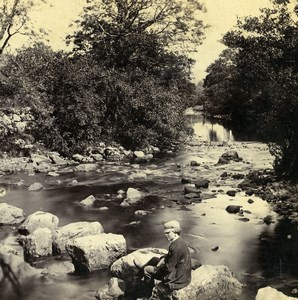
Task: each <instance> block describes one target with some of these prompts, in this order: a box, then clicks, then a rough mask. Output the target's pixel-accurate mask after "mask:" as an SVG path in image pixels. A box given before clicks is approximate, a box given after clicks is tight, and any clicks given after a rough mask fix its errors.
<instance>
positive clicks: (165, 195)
mask: <svg viewBox="0 0 298 300" xmlns="http://www.w3.org/2000/svg"><path fill="white" fill-rule="evenodd" d="M189 118H190V122H191V124H192V125H193V128H194V132H195V135H194V137H193V139H192V140H191V141H190V142H189V143H188V144H187V145H186V146H185V148H184V149H183V150H181V151H180V152H179V153H178V154H175V155H174V154H169V155H168V156H167V157H166V158H160V159H156V160H153V161H152V162H150V163H148V164H142V165H139V166H137V165H127V164H123V163H119V162H115V163H105V164H104V165H102V166H101V167H100V168H99V169H98V171H97V172H93V173H75V172H70V173H65V174H61V175H60V176H59V177H58V179H59V181H57V177H55V178H53V177H50V176H47V175H46V174H41V173H40V174H35V175H34V176H28V175H26V174H21V173H18V174H13V175H5V176H2V177H1V178H0V182H1V185H2V186H4V187H5V189H6V191H7V193H6V195H5V196H4V197H2V198H0V202H6V203H8V204H11V205H14V206H17V207H20V208H22V209H24V212H25V214H26V216H28V215H29V214H31V213H33V212H35V211H38V210H42V211H46V212H50V213H52V214H54V215H56V216H57V217H58V218H59V226H63V225H66V224H69V223H71V222H78V221H99V222H100V223H101V224H102V226H103V227H104V229H105V232H106V233H109V232H111V233H118V234H123V235H124V237H125V239H126V241H127V247H128V252H131V251H133V250H136V249H139V248H144V247H161V248H166V249H167V247H168V246H167V242H166V240H165V238H164V236H163V227H162V224H163V223H164V222H165V221H168V220H172V219H176V220H178V221H179V222H180V223H181V227H182V236H183V238H184V239H185V240H186V242H187V243H188V244H189V246H190V248H191V249H192V254H191V255H192V257H193V258H196V259H198V260H199V261H200V262H201V263H202V264H211V265H226V266H227V267H228V268H229V269H230V270H231V271H232V272H233V274H234V276H235V277H236V278H237V279H238V280H239V281H240V282H241V283H242V284H243V295H242V296H241V300H252V299H254V298H255V295H256V293H257V290H258V289H259V288H261V287H264V286H268V285H271V286H273V287H275V288H278V289H279V290H282V291H283V292H284V293H288V294H289V293H290V291H291V290H292V289H293V288H295V287H296V288H297V287H298V277H297V275H298V274H297V269H298V263H297V254H298V246H297V240H298V234H297V225H296V226H294V225H292V224H290V222H287V221H286V220H283V219H282V220H280V218H279V216H278V215H277V214H275V213H274V212H273V211H272V210H271V207H270V205H269V204H268V203H267V202H266V201H263V200H262V199H260V198H258V197H256V196H254V195H253V196H247V195H245V193H244V192H242V191H240V190H239V191H238V192H237V194H236V196H235V197H230V196H228V195H227V194H226V192H227V191H228V190H236V189H237V185H238V184H239V183H240V182H241V181H242V180H236V179H233V178H232V177H231V176H228V177H227V178H225V179H223V178H221V176H220V175H221V174H222V173H223V172H225V171H226V172H227V173H228V174H238V173H241V174H247V173H248V172H249V171H250V170H257V169H263V168H272V157H271V156H270V154H269V152H268V148H267V146H266V145H264V144H262V143H260V142H257V141H243V140H242V141H241V139H238V140H235V138H234V136H233V133H232V131H231V130H227V129H226V128H224V127H223V126H222V125H220V124H217V123H210V122H208V121H205V120H203V118H202V117H201V116H200V115H196V114H192V115H189ZM228 150H235V151H237V152H238V154H239V156H240V157H242V158H243V161H241V162H230V163H229V164H228V165H217V161H218V158H219V157H220V156H221V154H223V153H224V152H226V151H228ZM193 160H196V161H197V162H199V163H200V166H197V167H192V166H190V162H191V161H193ZM182 177H188V178H192V179H194V180H195V179H196V178H199V177H203V178H206V179H209V180H210V184H209V188H208V189H204V191H203V195H205V196H204V198H205V199H203V201H202V202H201V203H195V204H190V205H180V204H179V203H177V200H178V199H181V198H183V188H184V185H183V184H182V183H181V178H182ZM74 179H75V180H76V181H77V183H74V182H73V180H74ZM20 180H22V182H23V184H22V185H18V184H16V183H18V182H20ZM34 182H41V183H42V184H43V185H44V187H45V188H44V189H43V190H41V191H38V192H30V191H28V190H27V187H28V186H29V185H30V184H31V183H34ZM129 187H134V188H138V189H139V190H140V191H141V192H142V193H143V194H144V196H145V199H144V200H145V201H144V202H143V203H142V204H140V205H138V206H133V207H128V208H123V207H121V206H120V205H119V204H120V202H121V201H119V200H118V199H117V198H116V196H117V191H118V190H120V189H122V190H125V191H126V190H127V188H129ZM89 195H94V196H95V197H96V199H97V202H96V206H95V207H93V208H86V207H84V206H82V205H80V201H81V200H83V199H84V198H86V197H87V196H89ZM249 199H252V200H253V203H251V204H250V203H249V202H248V200H249ZM230 204H235V205H241V206H242V208H243V210H244V215H243V216H239V215H237V214H229V213H227V212H226V210H225V208H226V207H227V206H228V205H230ZM100 207H108V209H107V210H101V209H100ZM139 209H142V210H147V211H148V212H149V213H148V215H146V216H136V215H135V214H134V212H135V211H136V210H139ZM267 215H271V216H273V219H274V220H275V222H274V223H272V224H270V225H266V224H264V222H263V218H264V217H265V216H267ZM243 217H245V219H243ZM244 220H245V221H244ZM133 221H136V222H135V223H134V224H135V225H134V226H132V225H129V224H130V223H131V222H133ZM16 235H17V233H16V230H12V229H11V228H10V227H6V226H3V227H0V239H1V243H3V244H11V245H13V244H16V241H15V237H16ZM289 237H290V238H289ZM214 247H218V250H217V251H212V248H214ZM33 266H34V267H35V268H37V269H43V270H44V271H43V273H44V275H43V276H41V277H40V276H39V277H36V278H35V279H34V280H31V281H30V283H28V284H27V285H25V286H23V287H22V289H23V296H22V297H17V296H16V295H15V294H14V292H13V291H11V289H10V288H9V287H8V286H6V288H5V289H2V292H1V291H0V298H1V299H4V300H8V299H24V300H25V299H26V300H27V299H28V300H29V299H30V300H31V299H38V300H42V299H59V300H61V299H72V300H75V299H78V300H87V299H95V297H94V295H95V291H96V290H97V289H99V288H100V287H102V286H103V285H104V284H105V283H107V281H108V280H109V278H110V274H109V271H99V272H95V273H92V274H88V275H74V274H72V272H71V270H72V264H71V263H70V259H69V257H68V256H67V254H66V255H64V256H52V257H49V258H45V259H42V260H40V261H38V262H35V263H34V264H33ZM9 284H10V283H9V282H6V285H9ZM1 295H2V296H1Z"/></svg>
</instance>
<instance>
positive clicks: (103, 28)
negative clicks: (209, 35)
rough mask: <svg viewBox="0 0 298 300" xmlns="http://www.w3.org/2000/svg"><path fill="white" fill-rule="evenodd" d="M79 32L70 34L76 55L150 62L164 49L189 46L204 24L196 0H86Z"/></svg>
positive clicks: (117, 62)
mask: <svg viewBox="0 0 298 300" xmlns="http://www.w3.org/2000/svg"><path fill="white" fill-rule="evenodd" d="M87 3H88V5H87V6H86V7H85V9H84V14H83V15H82V18H81V19H80V20H78V21H77V22H76V24H77V26H78V27H79V30H77V31H76V32H75V34H74V35H73V36H70V37H69V40H68V41H69V43H70V42H73V44H74V51H75V52H77V53H86V52H88V53H90V52H91V53H93V54H94V56H96V57H97V59H99V60H101V61H102V62H104V63H105V65H110V66H111V67H123V66H127V64H129V63H131V64H133V65H134V66H137V65H141V66H142V65H144V64H146V65H147V66H148V65H149V66H150V65H151V64H153V65H154V66H155V67H156V62H157V61H156V57H159V56H160V52H164V51H165V50H166V49H173V46H174V45H175V48H176V50H177V49H179V48H180V50H182V49H183V52H184V53H185V49H188V50H190V49H191V50H194V49H195V48H196V47H197V46H198V44H200V43H201V41H202V37H203V29H204V28H205V26H204V25H203V23H202V21H201V20H200V19H199V14H198V12H199V11H201V10H203V6H202V5H201V4H200V3H199V2H198V1H197V0H188V1H178V0H154V1H153V0H89V1H87Z"/></svg>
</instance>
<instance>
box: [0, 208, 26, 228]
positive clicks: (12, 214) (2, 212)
mask: <svg viewBox="0 0 298 300" xmlns="http://www.w3.org/2000/svg"><path fill="white" fill-rule="evenodd" d="M24 220H25V214H24V212H23V210H22V209H21V208H18V207H15V206H12V205H9V204H7V203H0V225H14V224H20V223H22V222H23V221H24Z"/></svg>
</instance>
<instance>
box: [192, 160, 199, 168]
mask: <svg viewBox="0 0 298 300" xmlns="http://www.w3.org/2000/svg"><path fill="white" fill-rule="evenodd" d="M200 165H201V164H200V163H199V162H197V161H196V160H192V161H191V162H190V166H191V167H199V166H200Z"/></svg>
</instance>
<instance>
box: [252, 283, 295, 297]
mask: <svg viewBox="0 0 298 300" xmlns="http://www.w3.org/2000/svg"><path fill="white" fill-rule="evenodd" d="M255 300H297V298H293V297H288V296H286V295H285V294H283V293H282V292H279V291H278V290H276V289H274V288H272V287H269V286H267V287H264V288H261V289H259V290H258V293H257V296H256V299H255Z"/></svg>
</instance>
